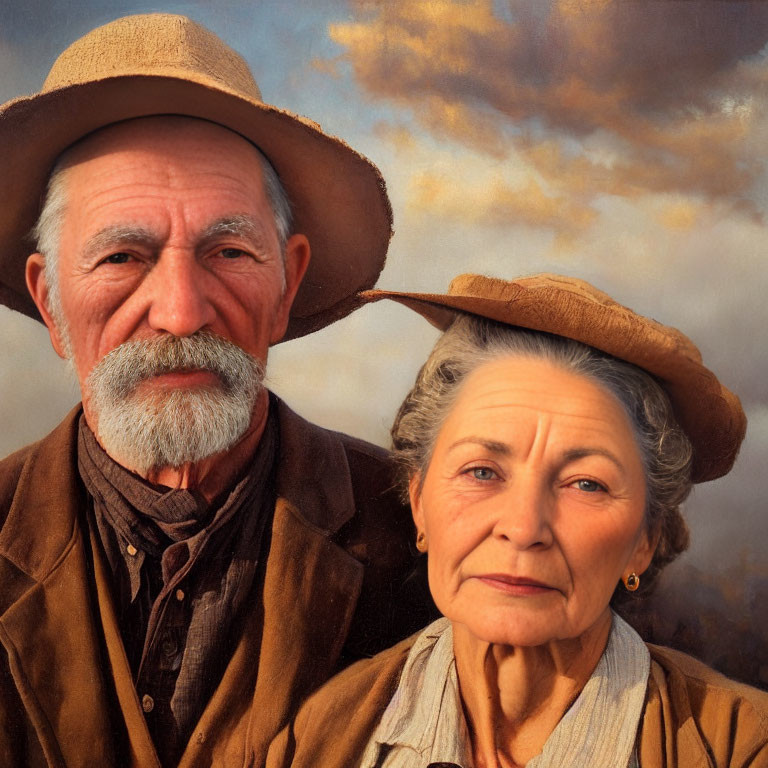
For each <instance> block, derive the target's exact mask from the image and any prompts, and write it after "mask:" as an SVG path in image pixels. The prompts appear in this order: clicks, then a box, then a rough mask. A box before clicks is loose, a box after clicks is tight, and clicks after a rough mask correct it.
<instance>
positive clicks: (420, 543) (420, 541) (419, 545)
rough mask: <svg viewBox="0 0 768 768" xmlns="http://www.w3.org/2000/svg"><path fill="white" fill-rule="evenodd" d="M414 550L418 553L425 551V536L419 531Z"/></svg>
mask: <svg viewBox="0 0 768 768" xmlns="http://www.w3.org/2000/svg"><path fill="white" fill-rule="evenodd" d="M416 549H418V550H419V552H426V551H427V534H426V533H424V531H419V535H418V536H417V537H416Z"/></svg>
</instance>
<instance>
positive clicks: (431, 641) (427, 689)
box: [361, 614, 650, 768]
mask: <svg viewBox="0 0 768 768" xmlns="http://www.w3.org/2000/svg"><path fill="white" fill-rule="evenodd" d="M649 673H650V655H649V653H648V649H647V647H646V645H645V643H643V641H642V639H641V638H640V636H639V635H638V634H637V633H636V632H635V631H634V630H633V629H632V628H631V627H630V626H629V624H627V623H626V622H625V621H624V620H623V619H621V618H620V617H619V616H618V615H616V614H614V615H613V625H612V628H611V633H610V636H609V638H608V644H607V646H606V649H605V651H604V652H603V655H602V656H601V657H600V661H599V662H598V664H597V667H596V668H595V671H594V672H593V673H592V676H591V677H590V679H589V680H588V681H587V684H586V685H585V686H584V689H583V690H582V692H581V693H580V694H579V696H578V698H577V699H576V701H575V702H574V703H573V705H572V706H571V708H570V709H569V710H568V712H566V714H565V715H564V716H563V718H562V719H561V720H560V722H559V723H558V725H557V727H556V728H555V730H554V731H553V732H552V734H551V735H550V737H549V739H547V742H546V744H545V745H544V749H543V750H542V753H541V754H540V755H539V756H537V757H535V758H534V759H533V760H532V761H530V762H529V763H528V766H529V768H549V766H559V765H589V766H594V767H598V766H599V767H600V768H603V767H605V768H614V767H615V766H622V765H623V766H631V765H633V764H635V763H633V760H634V757H635V755H634V746H635V740H636V735H637V728H638V725H639V723H640V717H641V715H642V712H643V707H644V704H645V695H646V690H647V687H648V675H649ZM587 735H588V737H587ZM470 744H471V742H470V738H469V733H468V730H467V725H466V720H465V718H464V712H463V710H462V706H461V696H460V693H459V684H458V676H457V674H456V661H455V658H454V654H453V632H452V629H451V623H450V621H449V620H448V619H445V618H442V619H438V620H437V621H435V622H434V623H432V624H430V625H429V626H428V627H427V628H426V629H425V630H424V631H423V632H422V633H421V635H419V637H418V639H417V640H416V642H415V643H414V645H413V647H412V648H411V651H410V653H409V655H408V659H407V660H406V663H405V666H404V667H403V671H402V674H401V676H400V683H399V685H398V687H397V690H396V691H395V694H394V696H393V697H392V699H391V701H390V703H389V705H388V706H387V709H386V710H385V711H384V715H383V716H382V718H381V721H380V722H379V725H378V727H377V728H376V730H375V731H374V734H373V737H372V739H371V741H370V742H369V745H368V748H367V750H366V752H365V754H364V757H363V761H362V764H361V768H373V766H377V765H381V763H380V762H378V761H379V760H380V758H381V756H382V752H384V754H387V753H388V752H390V751H391V750H393V749H404V750H412V752H413V758H414V762H412V763H411V762H408V763H406V762H403V763H402V765H406V764H408V765H411V764H412V765H414V766H419V768H422V766H423V767H424V768H429V766H433V765H439V764H443V765H445V764H448V765H452V766H457V768H470V766H471V764H472V762H471V754H470V749H471V747H470ZM398 764H400V763H398Z"/></svg>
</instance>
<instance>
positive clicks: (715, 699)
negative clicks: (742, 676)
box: [641, 645, 768, 766]
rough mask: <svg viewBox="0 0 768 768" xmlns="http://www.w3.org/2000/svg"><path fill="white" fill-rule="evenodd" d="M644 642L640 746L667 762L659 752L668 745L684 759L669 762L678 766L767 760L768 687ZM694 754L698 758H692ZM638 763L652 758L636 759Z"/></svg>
mask: <svg viewBox="0 0 768 768" xmlns="http://www.w3.org/2000/svg"><path fill="white" fill-rule="evenodd" d="M648 648H649V651H650V653H651V662H652V663H651V674H650V679H649V682H648V697H647V701H646V710H645V715H644V719H643V725H642V731H643V739H642V741H643V743H642V747H641V752H642V750H643V749H645V750H647V751H648V752H649V754H650V752H653V753H654V754H657V753H658V754H659V764H667V763H664V762H661V759H660V758H661V754H660V753H661V752H666V751H667V750H672V749H674V750H675V751H677V752H678V754H679V755H681V756H683V755H684V756H685V760H684V761H683V762H679V763H672V764H679V765H681V766H682V765H689V764H690V765H699V764H700V765H717V766H721V765H723V766H741V765H745V766H746V765H767V766H768V693H766V692H765V691H761V690H759V689H757V688H753V687H752V686H750V685H746V684H745V683H740V682H737V681H736V680H731V679H730V678H728V677H726V676H725V675H722V674H720V673H719V672H717V671H716V670H714V669H712V668H711V667H708V666H707V665H706V664H704V663H703V662H701V661H699V660H698V659H695V658H693V657H692V656H689V655H688V654H685V653H682V652H681V651H676V650H674V649H673V648H665V647H662V646H656V645H649V646H648ZM757 756H760V758H759V759H758V760H757V761H755V760H756V757H757ZM666 757H667V758H668V757H669V756H668V755H667V756H666ZM698 757H700V758H701V762H695V760H696V759H698ZM760 760H762V761H764V762H761V761H760ZM753 761H755V762H753ZM641 764H642V765H646V764H647V765H655V764H657V762H656V761H655V760H646V762H643V760H642V759H641Z"/></svg>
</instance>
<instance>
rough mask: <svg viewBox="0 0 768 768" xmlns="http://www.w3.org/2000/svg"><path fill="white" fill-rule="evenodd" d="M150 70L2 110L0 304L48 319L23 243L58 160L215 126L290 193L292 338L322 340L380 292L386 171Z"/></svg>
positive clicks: (273, 116)
mask: <svg viewBox="0 0 768 768" xmlns="http://www.w3.org/2000/svg"><path fill="white" fill-rule="evenodd" d="M134 18H139V17H134ZM163 18H172V19H174V20H176V19H179V18H181V17H163ZM129 19H130V17H129ZM121 21H125V20H121ZM113 24H115V23H114V22H113ZM195 26H197V25H195ZM198 28H199V27H198ZM91 34H93V33H91ZM222 45H223V44H222ZM73 47H74V46H73ZM227 50H228V49H227ZM137 69H138V68H137ZM152 71H153V73H152V74H142V73H138V74H125V73H122V74H119V75H116V76H107V77H99V78H94V79H92V80H91V81H89V82H81V83H74V84H71V85H66V86H64V87H58V88H55V89H53V90H50V91H47V92H45V90H44V92H42V93H40V94H35V95H33V96H26V97H21V98H18V99H15V100H13V101H11V102H8V103H7V104H6V105H4V107H2V108H0V175H2V178H3V183H4V185H5V189H6V190H7V194H6V196H5V199H4V204H3V206H2V207H0V302H2V303H3V304H5V305H7V306H9V307H11V308H12V309H15V310H17V311H19V312H22V313H24V314H25V315H28V316H30V317H33V318H35V319H38V320H39V319H40V316H39V314H38V311H37V308H36V307H35V305H34V303H33V302H32V299H31V298H30V296H29V294H28V292H27V289H26V285H25V281H24V264H25V260H26V257H27V256H28V255H29V253H30V252H31V251H32V250H34V244H33V243H30V242H29V240H28V238H27V235H28V233H29V231H30V230H31V228H32V227H33V225H34V223H35V221H36V219H37V216H38V215H39V211H40V206H41V202H42V199H43V196H44V190H45V184H46V180H47V177H48V175H49V173H50V170H51V167H52V165H53V163H54V162H55V160H56V158H57V157H58V156H59V155H60V154H61V152H63V151H64V150H65V149H66V148H67V147H69V146H71V145H72V144H73V143H75V142H77V141H78V140H80V139H81V138H83V137H84V136H87V135H88V134H89V133H92V132H93V131H96V130H98V129H100V128H103V127H105V126H107V125H110V124H112V123H117V122H121V121H124V120H129V119H132V118H137V117H147V116H152V115H184V116H189V117H196V118H201V119H204V120H209V121H211V122H214V123H218V124H220V125H222V126H224V127H226V128H229V129H231V130H233V131H235V132H237V133H239V134H240V135H242V136H243V137H245V138H246V139H248V140H249V141H251V142H252V143H254V144H256V145H257V146H258V147H259V148H260V149H261V150H262V152H263V153H264V154H265V155H266V156H267V157H268V158H269V160H270V162H271V163H272V165H273V166H274V167H275V169H276V171H277V173H278V175H279V176H280V179H281V181H282V183H283V185H284V187H285V189H286V191H287V193H288V197H289V199H290V200H291V203H292V207H293V211H294V228H293V229H294V231H295V232H301V233H303V234H305V235H306V236H307V238H308V239H309V243H310V248H311V252H312V258H311V262H310V265H309V269H308V271H307V274H306V276H305V278H304V280H303V282H302V284H301V286H300V289H299V292H298V295H297V296H296V299H295V302H294V305H293V309H292V312H291V317H290V322H289V326H288V330H287V333H286V335H285V337H284V338H285V339H291V338H295V337H297V336H302V335H304V334H307V333H310V332H312V331H315V330H317V329H319V328H322V327H323V326H325V325H328V324H329V323H331V322H333V321H335V320H337V319H339V318H341V317H343V316H344V315H346V314H348V313H349V312H350V311H351V310H353V309H355V308H356V307H357V306H359V301H358V299H357V298H356V294H357V292H358V291H360V290H364V289H366V288H370V287H371V286H373V285H374V284H375V282H376V280H377V278H378V276H379V274H380V272H381V270H382V268H383V266H384V261H385V259H386V252H387V248H388V245H389V240H390V238H391V234H392V212H391V207H390V204H389V200H388V198H387V194H386V189H385V184H384V181H383V179H382V177H381V175H380V173H379V171H378V169H377V168H376V167H375V166H374V165H373V164H372V163H370V161H368V160H367V159H366V158H365V157H363V156H362V155H360V154H358V153H357V152H355V151H354V150H352V149H351V148H350V147H349V146H347V145H346V144H345V143H344V142H343V141H341V140H339V139H337V138H335V137H333V136H330V135H328V134H326V133H324V132H323V131H322V130H321V129H320V127H319V126H318V125H317V124H315V123H313V122H312V121H310V120H307V119H305V118H302V117H300V116H297V115H295V114H293V113H291V112H288V111H286V110H281V109H278V108H276V107H273V106H271V105H269V104H265V103H263V102H261V101H259V100H258V99H256V98H253V97H250V96H248V95H247V94H244V93H243V92H242V91H238V90H236V89H234V88H230V87H229V86H228V85H227V84H226V83H225V82H222V81H221V80H220V79H215V78H214V77H209V76H207V75H206V74H205V73H202V72H194V71H190V70H189V69H186V68H185V69H178V70H174V69H173V68H169V67H162V66H157V67H154V68H153V70H152ZM254 87H255V85H254Z"/></svg>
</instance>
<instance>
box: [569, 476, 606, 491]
mask: <svg viewBox="0 0 768 768" xmlns="http://www.w3.org/2000/svg"><path fill="white" fill-rule="evenodd" d="M574 485H575V486H576V487H577V488H578V489H579V490H580V491H586V492H587V493H596V492H597V491H604V490H605V487H604V486H602V485H600V483H598V482H597V481H596V480H587V479H585V478H582V479H581V480H577V481H576V482H575V483H574Z"/></svg>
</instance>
